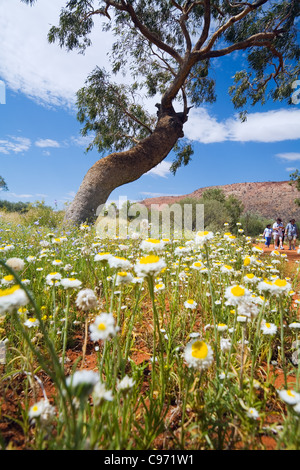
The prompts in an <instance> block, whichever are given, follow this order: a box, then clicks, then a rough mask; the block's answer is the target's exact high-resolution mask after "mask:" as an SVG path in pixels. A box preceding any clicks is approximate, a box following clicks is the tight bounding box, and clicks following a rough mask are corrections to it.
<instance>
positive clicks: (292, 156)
mask: <svg viewBox="0 0 300 470" xmlns="http://www.w3.org/2000/svg"><path fill="white" fill-rule="evenodd" d="M276 157H279V158H281V159H282V160H287V161H289V162H295V161H297V160H300V153H297V152H286V153H277V155H276Z"/></svg>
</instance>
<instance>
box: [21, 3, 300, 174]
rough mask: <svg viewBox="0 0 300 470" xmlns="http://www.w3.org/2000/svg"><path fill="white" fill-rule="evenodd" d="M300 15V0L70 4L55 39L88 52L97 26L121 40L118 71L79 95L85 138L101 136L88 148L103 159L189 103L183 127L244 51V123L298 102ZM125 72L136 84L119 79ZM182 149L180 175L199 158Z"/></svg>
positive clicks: (236, 84) (237, 84)
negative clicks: (222, 64) (256, 113)
mask: <svg viewBox="0 0 300 470" xmlns="http://www.w3.org/2000/svg"><path fill="white" fill-rule="evenodd" d="M23 1H25V2H26V3H28V4H33V3H34V0H23ZM299 13H300V4H299V2H298V1H296V0H292V1H290V0H249V1H236V0H232V1H230V0H98V1H96V0H70V1H68V2H66V5H65V7H64V8H63V9H62V10H61V13H60V20H59V24H58V25H57V26H52V27H51V29H50V31H49V35H48V39H49V41H50V43H53V42H57V43H58V44H59V45H60V47H62V48H66V49H67V50H68V51H71V50H78V51H79V52H80V53H84V51H85V50H86V48H87V47H89V46H91V45H92V41H91V37H90V34H91V32H92V30H93V28H99V27H102V28H103V30H104V31H111V32H112V33H113V34H114V37H115V40H114V42H113V44H112V47H111V53H110V60H111V72H110V73H109V72H108V71H106V70H104V69H103V67H101V64H98V66H97V67H96V68H95V69H94V70H93V71H92V72H91V74H90V75H89V77H88V78H87V81H86V84H85V86H84V87H83V88H82V89H81V90H79V92H78V95H77V104H78V110H79V111H78V118H79V121H80V122H81V123H82V124H83V129H82V133H83V135H88V134H89V133H92V135H93V140H92V142H91V144H90V146H89V148H88V149H91V148H92V147H94V146H95V147H96V148H97V150H98V151H99V152H100V154H102V153H103V152H106V151H107V150H109V151H111V150H113V151H120V150H124V149H127V148H128V147H130V146H131V145H132V144H134V143H137V142H138V141H139V140H141V139H143V138H144V137H145V136H148V135H151V133H152V132H153V130H154V128H155V124H156V122H157V116H158V117H159V116H160V113H161V112H166V111H168V110H171V109H173V104H174V102H177V104H179V105H180V106H182V112H181V113H177V114H182V122H183V123H184V122H185V121H186V120H187V116H188V111H189V109H190V106H193V107H198V106H200V105H202V104H204V103H213V102H214V101H215V100H216V93H215V86H216V83H215V74H214V70H213V67H212V66H213V59H216V58H220V60H221V58H222V57H225V56H227V55H230V54H233V53H235V52H239V51H240V52H241V53H243V55H244V57H245V58H246V62H245V61H244V63H245V64H246V65H245V67H244V68H243V69H242V70H236V71H233V83H232V85H231V86H230V88H229V93H230V96H231V99H232V102H233V104H234V106H235V108H236V109H239V110H240V115H241V118H242V119H246V114H247V109H248V108H247V106H248V105H255V104H257V103H261V104H263V103H265V101H266V100H267V99H273V100H280V101H283V100H285V101H287V102H290V101H291V100H290V97H291V94H292V83H293V82H294V81H295V80H296V79H297V78H298V75H299V58H300V48H299V44H298V43H299V29H298V25H299ZM99 19H100V20H101V21H99ZM120 73H121V74H124V75H125V74H126V76H127V79H126V83H130V84H126V85H125V84H121V85H120V84H117V83H116V82H115V81H114V76H115V75H116V74H120ZM128 76H130V80H129V79H128ZM154 96H155V97H158V101H159V103H158V104H157V108H158V111H157V115H155V114H154V115H150V114H149V111H148V110H147V108H146V107H145V106H144V104H143V103H144V102H145V99H146V98H151V97H154ZM182 142H183V144H182V143H180V144H178V145H176V146H175V148H174V151H175V153H177V158H176V159H175V161H174V163H173V166H172V168H171V170H172V171H173V173H175V172H176V170H177V169H178V168H179V167H180V166H181V165H186V164H188V162H189V161H190V158H191V155H192V153H193V150H192V147H191V145H190V143H188V142H185V140H183V141H182Z"/></svg>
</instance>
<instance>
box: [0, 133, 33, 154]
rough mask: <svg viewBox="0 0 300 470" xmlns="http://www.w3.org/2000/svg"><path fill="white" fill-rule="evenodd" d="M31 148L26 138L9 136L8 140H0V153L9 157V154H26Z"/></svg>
mask: <svg viewBox="0 0 300 470" xmlns="http://www.w3.org/2000/svg"><path fill="white" fill-rule="evenodd" d="M30 146H31V141H30V139H28V138H27V137H14V136H9V139H2V140H0V153H4V154H6V155H9V154H11V153H21V152H26V151H27V150H28V149H29V148H30Z"/></svg>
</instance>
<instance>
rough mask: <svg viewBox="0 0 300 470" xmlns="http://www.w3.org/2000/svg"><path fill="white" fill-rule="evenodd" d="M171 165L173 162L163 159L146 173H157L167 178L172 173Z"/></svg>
mask: <svg viewBox="0 0 300 470" xmlns="http://www.w3.org/2000/svg"><path fill="white" fill-rule="evenodd" d="M171 165H172V163H170V162H165V161H163V162H161V163H159V164H158V165H157V166H155V167H154V168H152V170H150V171H148V172H147V173H146V175H156V176H161V177H162V178H167V177H168V175H169V174H170V167H171Z"/></svg>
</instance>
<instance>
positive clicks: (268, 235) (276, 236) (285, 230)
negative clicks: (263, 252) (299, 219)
mask: <svg viewBox="0 0 300 470" xmlns="http://www.w3.org/2000/svg"><path fill="white" fill-rule="evenodd" d="M263 236H264V238H265V246H267V247H269V246H270V244H271V241H272V238H273V240H274V249H275V250H284V247H283V242H284V240H285V239H287V241H288V245H289V250H295V249H296V240H297V237H298V228H297V225H296V221H295V219H291V220H290V221H289V223H288V224H287V225H286V226H285V225H284V223H283V222H282V219H281V218H280V217H278V218H277V219H276V222H274V224H273V226H272V224H268V225H267V226H266V228H265V230H264V234H263Z"/></svg>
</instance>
